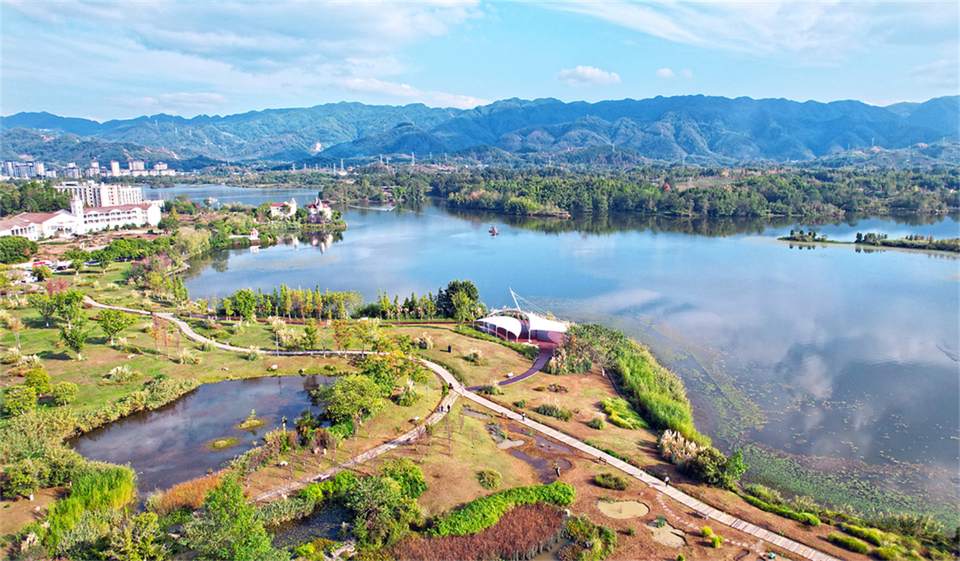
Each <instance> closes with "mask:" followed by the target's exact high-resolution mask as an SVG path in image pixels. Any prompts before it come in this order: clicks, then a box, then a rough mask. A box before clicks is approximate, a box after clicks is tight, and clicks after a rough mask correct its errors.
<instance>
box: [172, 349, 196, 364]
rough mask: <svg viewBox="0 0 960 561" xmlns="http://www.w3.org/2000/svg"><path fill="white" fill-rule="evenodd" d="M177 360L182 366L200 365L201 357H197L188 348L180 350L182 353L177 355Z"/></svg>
mask: <svg viewBox="0 0 960 561" xmlns="http://www.w3.org/2000/svg"><path fill="white" fill-rule="evenodd" d="M177 359H178V360H179V362H180V364H200V357H198V356H197V355H195V354H194V353H193V351H191V350H190V349H188V348H186V347H184V348H182V349H180V351H179V352H178V353H177Z"/></svg>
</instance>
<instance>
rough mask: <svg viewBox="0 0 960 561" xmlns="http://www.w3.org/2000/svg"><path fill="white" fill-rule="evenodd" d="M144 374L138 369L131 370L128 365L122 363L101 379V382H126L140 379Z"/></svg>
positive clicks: (104, 383) (103, 383) (102, 383)
mask: <svg viewBox="0 0 960 561" xmlns="http://www.w3.org/2000/svg"><path fill="white" fill-rule="evenodd" d="M142 376H143V374H141V373H140V372H137V371H136V370H130V368H129V367H128V366H125V365H120V366H117V367H115V368H113V370H111V371H110V372H108V373H107V375H106V376H104V377H103V378H102V379H101V380H100V384H101V385H106V384H126V383H128V382H133V381H135V380H139V379H140V378H141V377H142Z"/></svg>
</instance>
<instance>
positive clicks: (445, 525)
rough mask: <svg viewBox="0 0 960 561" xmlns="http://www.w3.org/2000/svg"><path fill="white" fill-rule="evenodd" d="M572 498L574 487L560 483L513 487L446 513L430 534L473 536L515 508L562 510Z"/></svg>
mask: <svg viewBox="0 0 960 561" xmlns="http://www.w3.org/2000/svg"><path fill="white" fill-rule="evenodd" d="M575 496H576V491H574V489H573V487H572V486H570V485H569V484H567V483H563V482H560V481H556V482H554V483H551V484H549V485H536V486H532V487H514V488H513V489H507V490H504V491H500V492H499V493H495V494H493V495H489V496H487V497H481V498H479V499H477V500H475V501H472V502H469V503H467V504H466V505H464V506H463V507H462V508H460V509H458V510H455V511H452V512H448V513H445V514H444V515H443V516H441V517H440V518H439V519H438V520H437V521H436V524H435V525H434V527H433V528H432V530H431V532H432V534H433V535H435V536H450V535H453V536H463V535H466V534H472V533H475V532H479V531H480V530H482V529H484V528H488V527H490V526H493V525H494V524H496V523H497V521H498V520H499V519H500V517H501V516H503V514H504V513H505V512H507V511H508V510H510V509H512V508H514V507H516V506H518V505H522V504H530V503H536V502H543V503H548V504H552V505H556V506H560V507H565V506H567V505H569V504H570V503H572V502H573V499H574V497H575Z"/></svg>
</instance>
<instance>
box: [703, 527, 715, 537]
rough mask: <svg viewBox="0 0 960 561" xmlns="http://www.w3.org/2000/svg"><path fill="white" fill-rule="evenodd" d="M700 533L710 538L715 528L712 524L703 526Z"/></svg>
mask: <svg viewBox="0 0 960 561" xmlns="http://www.w3.org/2000/svg"><path fill="white" fill-rule="evenodd" d="M700 535H701V536H703V537H705V538H708V539H709V538H712V537H713V528H711V527H710V526H704V527H703V528H700Z"/></svg>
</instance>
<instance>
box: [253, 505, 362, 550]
mask: <svg viewBox="0 0 960 561" xmlns="http://www.w3.org/2000/svg"><path fill="white" fill-rule="evenodd" d="M349 521H350V513H349V512H347V511H346V509H343V508H341V507H339V506H336V505H330V506H326V507H324V508H322V509H321V510H319V511H317V512H315V513H313V514H312V515H310V516H308V517H306V518H302V519H300V520H293V521H290V522H284V523H283V524H280V525H278V526H271V527H268V528H267V531H269V532H270V533H271V534H273V546H274V547H296V546H298V545H300V544H303V543H306V542H309V541H313V540H315V539H317V538H326V539H328V540H332V541H339V534H340V528H341V527H342V525H343V523H344V522H349Z"/></svg>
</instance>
